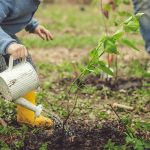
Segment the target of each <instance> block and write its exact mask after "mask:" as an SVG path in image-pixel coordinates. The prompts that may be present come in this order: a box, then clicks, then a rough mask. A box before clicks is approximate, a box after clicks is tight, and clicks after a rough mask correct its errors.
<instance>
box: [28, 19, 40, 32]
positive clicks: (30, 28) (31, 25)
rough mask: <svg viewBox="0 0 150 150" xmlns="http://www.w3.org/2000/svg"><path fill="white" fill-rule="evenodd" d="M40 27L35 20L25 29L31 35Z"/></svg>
mask: <svg viewBox="0 0 150 150" xmlns="http://www.w3.org/2000/svg"><path fill="white" fill-rule="evenodd" d="M38 25H39V22H38V21H37V20H36V19H35V18H33V19H32V20H31V21H30V22H29V23H28V25H27V26H26V27H25V30H26V31H27V32H29V33H34V31H35V29H36V27H37V26H38Z"/></svg>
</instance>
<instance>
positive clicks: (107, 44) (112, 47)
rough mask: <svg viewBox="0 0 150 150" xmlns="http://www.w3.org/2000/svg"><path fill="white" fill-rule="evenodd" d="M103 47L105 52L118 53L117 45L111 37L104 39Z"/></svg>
mask: <svg viewBox="0 0 150 150" xmlns="http://www.w3.org/2000/svg"><path fill="white" fill-rule="evenodd" d="M104 49H105V52H107V53H110V54H118V51H117V46H116V43H115V40H114V39H113V38H110V37H108V38H106V39H105V41H104Z"/></svg>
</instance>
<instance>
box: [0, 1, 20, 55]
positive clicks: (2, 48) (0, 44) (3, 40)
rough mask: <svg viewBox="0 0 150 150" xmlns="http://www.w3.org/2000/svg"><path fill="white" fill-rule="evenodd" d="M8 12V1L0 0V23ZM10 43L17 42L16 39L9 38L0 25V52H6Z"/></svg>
mask: <svg viewBox="0 0 150 150" xmlns="http://www.w3.org/2000/svg"><path fill="white" fill-rule="evenodd" d="M8 13H9V2H7V0H6V1H2V0H1V1H0V24H1V23H2V22H3V20H4V19H5V18H6V17H7V15H8ZM11 43H17V41H16V40H15V39H13V38H11V37H10V36H9V35H8V34H7V33H6V32H4V30H3V29H2V28H1V26H0V54H6V50H7V48H8V46H9V45H10V44H11Z"/></svg>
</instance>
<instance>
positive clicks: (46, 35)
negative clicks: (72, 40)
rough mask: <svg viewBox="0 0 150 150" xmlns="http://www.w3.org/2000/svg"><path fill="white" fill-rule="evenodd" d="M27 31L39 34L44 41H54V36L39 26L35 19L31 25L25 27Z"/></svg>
mask: <svg viewBox="0 0 150 150" xmlns="http://www.w3.org/2000/svg"><path fill="white" fill-rule="evenodd" d="M25 30H26V31H27V32H29V33H34V34H37V35H38V36H39V37H40V38H42V39H43V40H47V41H49V40H52V39H53V36H52V34H51V33H50V32H49V31H48V30H47V29H46V28H45V27H43V26H41V25H39V22H38V21H37V20H36V19H35V18H33V19H32V20H31V21H30V22H29V24H28V25H27V26H26V27H25Z"/></svg>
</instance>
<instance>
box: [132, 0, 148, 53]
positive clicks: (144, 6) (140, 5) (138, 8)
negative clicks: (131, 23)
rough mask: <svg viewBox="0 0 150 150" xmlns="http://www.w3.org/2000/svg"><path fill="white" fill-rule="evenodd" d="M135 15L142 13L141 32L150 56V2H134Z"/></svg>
mask: <svg viewBox="0 0 150 150" xmlns="http://www.w3.org/2000/svg"><path fill="white" fill-rule="evenodd" d="M132 1H133V4H134V9H135V13H139V12H142V13H144V15H143V16H142V17H141V19H140V30H141V34H142V36H143V39H144V41H145V48H146V50H147V52H148V53H149V54H150V0H132Z"/></svg>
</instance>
